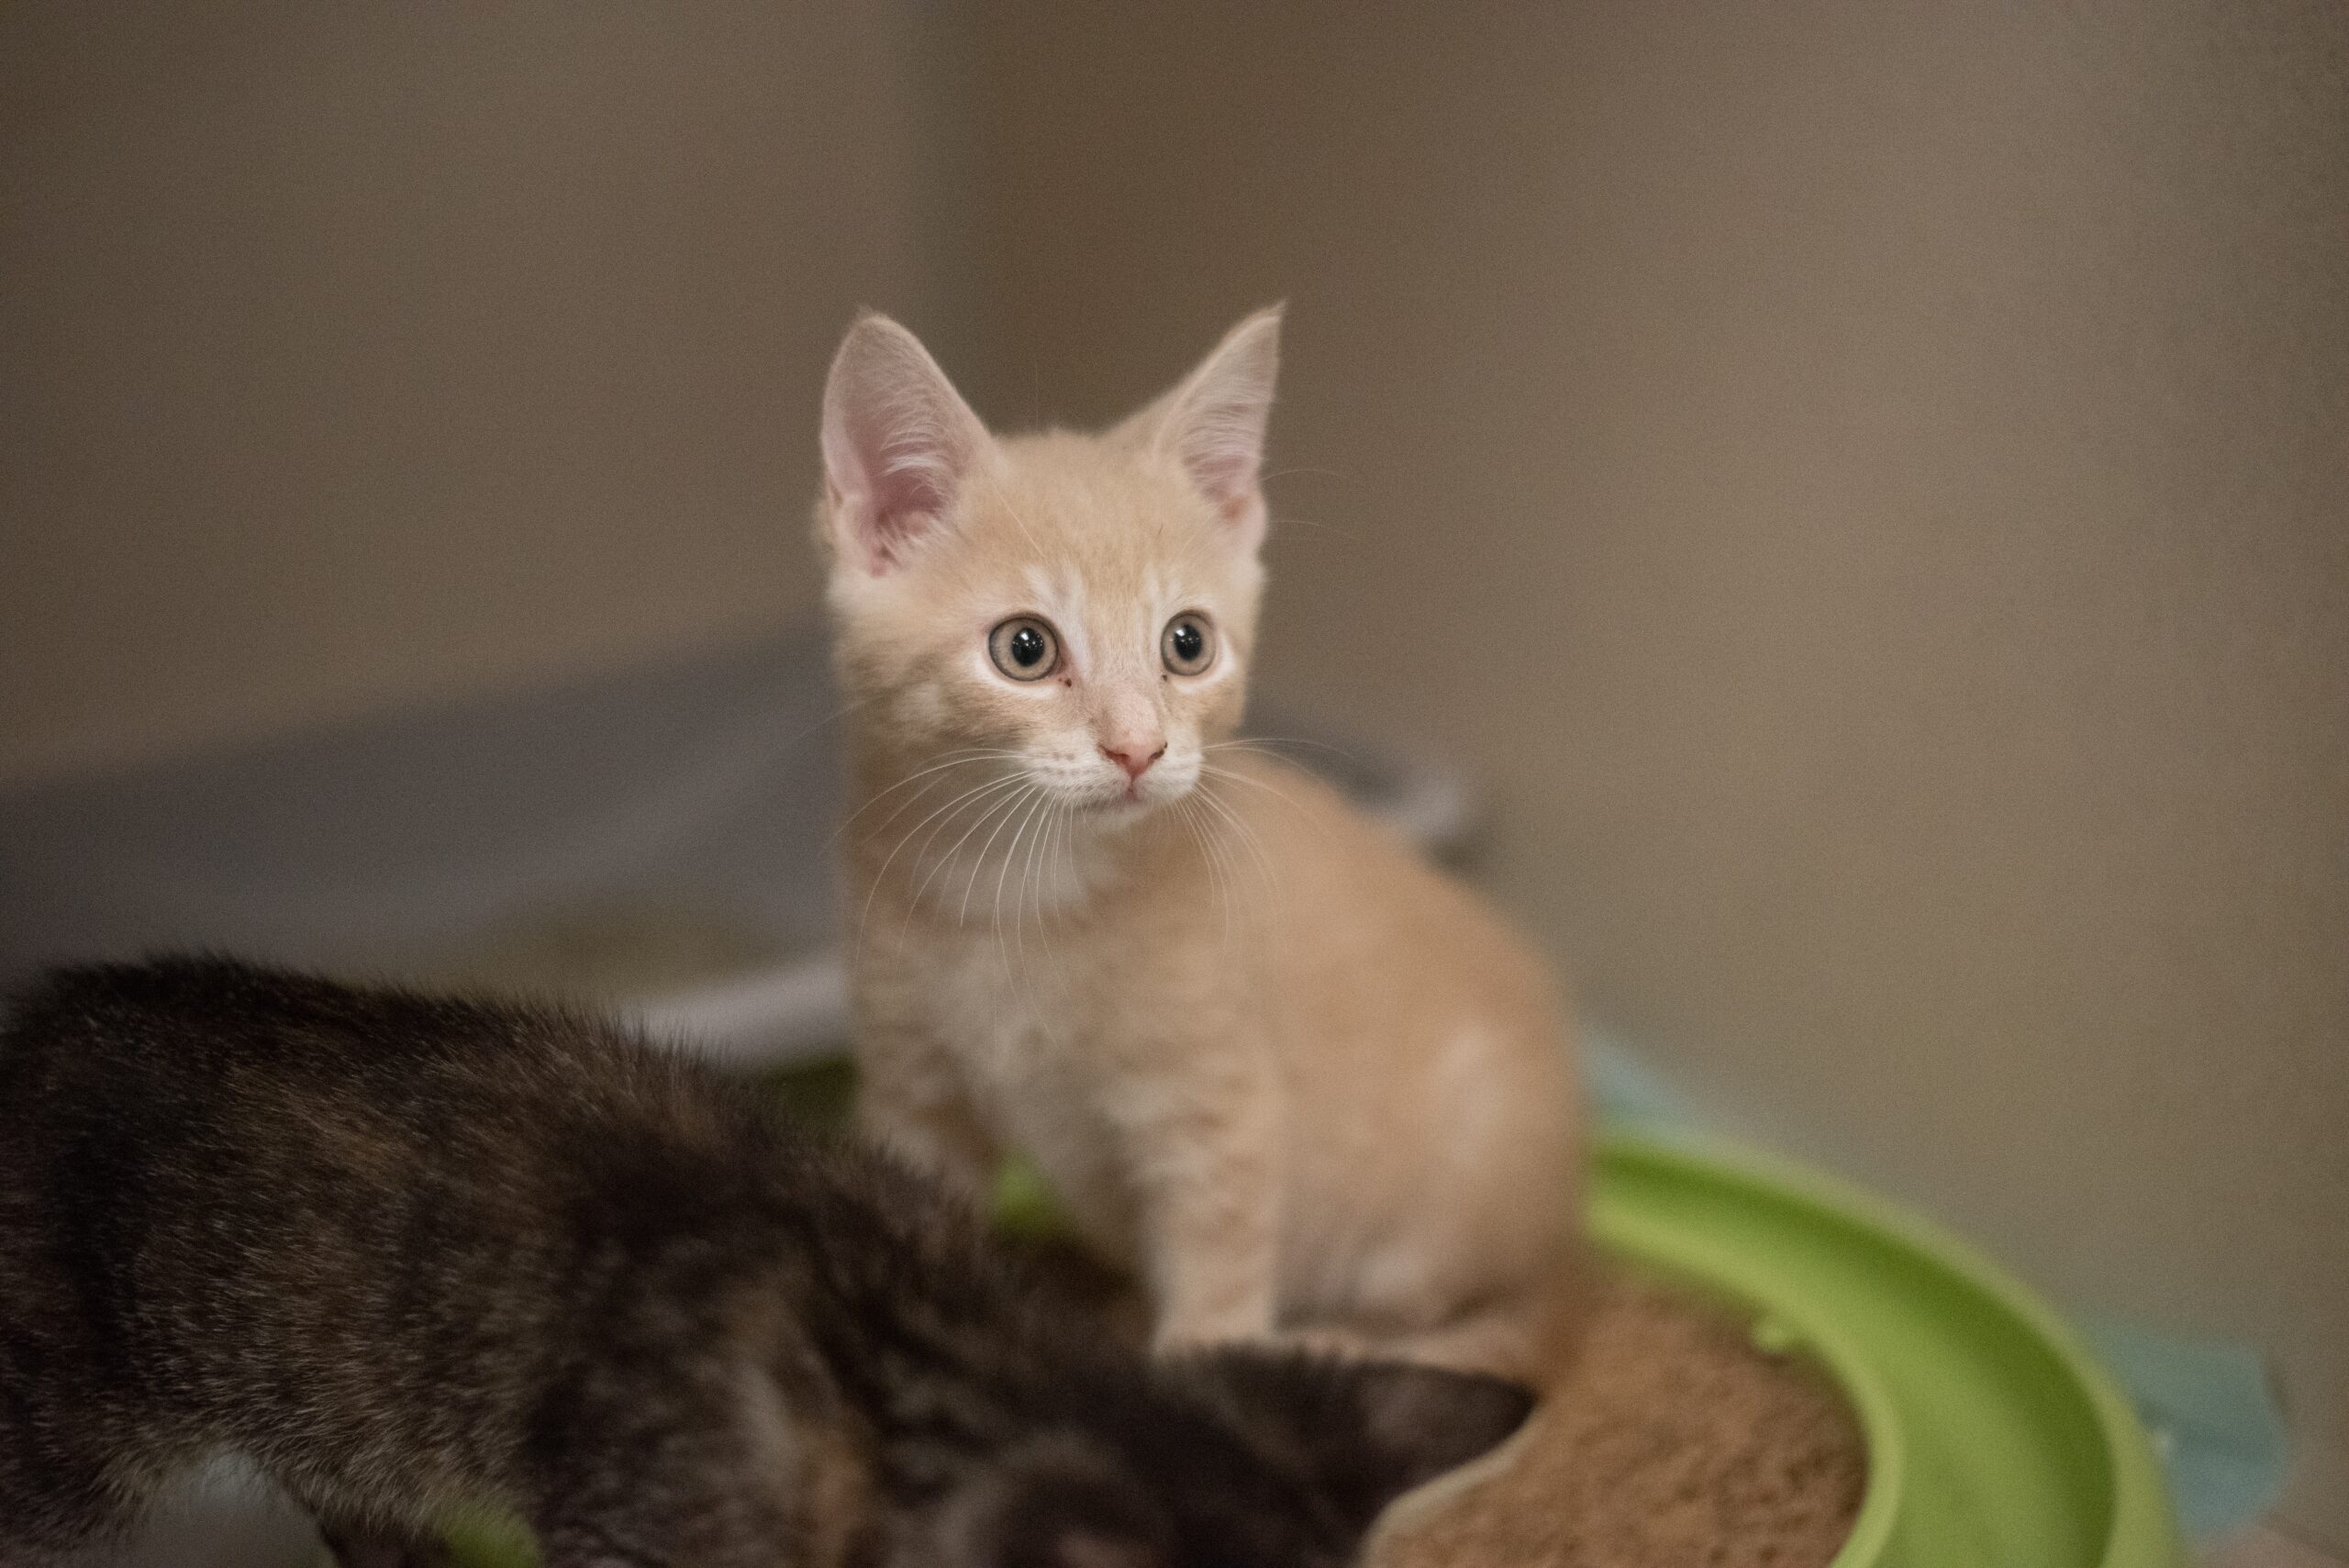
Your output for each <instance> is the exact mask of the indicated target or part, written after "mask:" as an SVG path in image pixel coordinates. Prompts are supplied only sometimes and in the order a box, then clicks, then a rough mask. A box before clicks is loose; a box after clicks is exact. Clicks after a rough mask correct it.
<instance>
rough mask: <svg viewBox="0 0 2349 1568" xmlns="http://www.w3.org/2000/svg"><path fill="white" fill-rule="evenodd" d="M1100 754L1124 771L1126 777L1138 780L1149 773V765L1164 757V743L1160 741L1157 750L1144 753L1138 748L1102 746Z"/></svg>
mask: <svg viewBox="0 0 2349 1568" xmlns="http://www.w3.org/2000/svg"><path fill="white" fill-rule="evenodd" d="M1101 754H1102V755H1103V756H1105V757H1107V758H1108V759H1109V761H1111V762H1115V763H1117V764H1118V766H1119V767H1121V768H1123V769H1125V770H1126V777H1128V778H1130V779H1138V778H1140V777H1141V776H1142V774H1144V773H1148V772H1150V765H1151V763H1152V762H1156V761H1158V759H1159V758H1161V757H1163V756H1164V755H1166V742H1165V741H1163V740H1161V741H1160V742H1159V743H1158V750H1157V751H1150V752H1145V751H1142V749H1141V747H1139V746H1104V747H1102V748H1101Z"/></svg>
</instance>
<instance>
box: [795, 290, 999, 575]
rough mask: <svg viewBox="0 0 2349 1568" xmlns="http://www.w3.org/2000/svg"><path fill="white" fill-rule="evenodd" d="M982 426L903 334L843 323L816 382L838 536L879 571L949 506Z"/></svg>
mask: <svg viewBox="0 0 2349 1568" xmlns="http://www.w3.org/2000/svg"><path fill="white" fill-rule="evenodd" d="M985 441H986V433H985V429H984V428H982V427H981V426H980V424H979V422H978V417H977V416H976V415H974V414H973V413H972V412H971V411H970V409H969V408H968V407H967V406H965V405H964V404H963V400H962V398H961V397H960V396H958V395H956V393H955V391H954V388H953V386H952V384H950V383H949V382H948V381H947V379H946V376H945V373H943V372H941V370H940V369H939V368H938V366H937V364H936V362H935V361H932V360H931V359H930V356H929V354H928V353H926V352H924V351H923V350H922V347H921V345H920V344H919V343H918V342H917V341H915V339H914V337H913V335H912V334H911V333H909V332H907V331H906V330H905V328H902V327H898V326H897V325H896V324H895V323H894V322H888V321H885V320H880V319H878V318H871V317H868V318H867V319H865V320H863V321H861V322H859V323H858V324H857V325H856V326H855V327H853V328H851V329H850V332H849V337H848V339H847V340H846V341H845V342H843V343H842V344H841V352H840V355H839V357H838V358H837V359H835V360H834V361H833V363H832V373H831V379H830V381H829V383H828V384H827V385H826V387H825V390H824V430H823V449H824V470H825V477H826V479H827V480H828V482H829V484H830V486H831V492H832V495H833V497H834V502H833V508H832V511H833V519H834V525H835V528H836V529H837V531H838V532H839V533H840V534H841V535H842V536H844V537H843V538H842V540H841V542H842V544H843V545H844V546H845V547H846V548H847V549H848V550H850V551H851V552H852V554H853V555H854V556H855V557H856V558H858V559H860V560H862V561H863V564H864V567H865V569H866V570H867V571H869V572H872V573H875V574H878V573H884V572H886V571H888V570H889V569H890V568H892V567H893V566H896V564H898V563H899V562H901V561H902V560H903V559H904V557H905V552H906V550H907V546H908V545H910V544H911V543H912V542H913V541H914V540H915V539H918V538H919V537H920V536H921V535H922V534H923V533H925V532H927V531H928V530H929V529H930V528H933V527H935V526H936V525H937V523H938V522H939V520H940V519H941V518H942V517H945V516H946V515H947V514H948V512H949V511H951V510H952V506H953V504H954V496H955V492H956V490H957V488H958V487H959V486H960V484H961V483H962V480H963V475H964V474H965V473H968V472H969V470H970V467H971V465H972V463H973V462H974V461H975V460H976V459H977V457H978V455H979V453H980V451H981V450H982V448H984V446H985Z"/></svg>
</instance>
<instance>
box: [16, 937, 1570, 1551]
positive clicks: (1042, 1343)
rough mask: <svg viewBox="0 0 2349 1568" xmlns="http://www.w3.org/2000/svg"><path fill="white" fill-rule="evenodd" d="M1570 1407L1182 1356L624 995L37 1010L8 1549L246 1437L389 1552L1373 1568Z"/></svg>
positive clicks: (172, 988)
mask: <svg viewBox="0 0 2349 1568" xmlns="http://www.w3.org/2000/svg"><path fill="white" fill-rule="evenodd" d="M1530 1402H1531V1396H1529V1395H1527V1394H1526V1393H1525V1392H1524V1391H1523V1390H1521V1389H1519V1388H1516V1387H1512V1386H1510V1385H1507V1384H1503V1383H1500V1382H1498V1381H1497V1380H1494V1379H1490V1378H1476V1377H1464V1376H1455V1375H1452V1374H1447V1373H1437V1372H1434V1371H1431V1370H1429V1369H1425V1368H1416V1367H1405V1366H1391V1365H1390V1366H1352V1365H1341V1364H1339V1363H1337V1362H1330V1361H1315V1360H1312V1359H1310V1358H1305V1357H1298V1356H1286V1357H1284V1356H1274V1355H1270V1354H1265V1353H1260V1352H1239V1353H1226V1354H1219V1355H1217V1356H1212V1357H1194V1358H1189V1359H1186V1360H1184V1361H1181V1362H1173V1363H1169V1364H1166V1365H1163V1366H1156V1367H1153V1366H1152V1365H1149V1364H1146V1363H1145V1362H1143V1361H1142V1360H1141V1358H1140V1357H1139V1355H1138V1354H1137V1353H1136V1352H1135V1351H1132V1350H1130V1349H1128V1348H1126V1347H1125V1346H1124V1345H1123V1344H1122V1343H1121V1342H1119V1340H1116V1339H1114V1338H1112V1337H1111V1336H1110V1335H1109V1334H1108V1331H1107V1330H1106V1329H1105V1328H1103V1327H1102V1326H1101V1325H1100V1324H1099V1323H1098V1322H1097V1320H1096V1319H1095V1318H1093V1317H1092V1316H1091V1315H1090V1314H1088V1313H1086V1312H1085V1311H1083V1310H1081V1309H1080V1308H1079V1307H1076V1306H1075V1305H1074V1303H1073V1302H1072V1301H1068V1300H1063V1299H1062V1298H1059V1297H1056V1296H1050V1295H1047V1294H1045V1293H1044V1292H1043V1289H1042V1287H1041V1285H1039V1284H1035V1283H1033V1282H1030V1281H1028V1280H1026V1279H1025V1278H1024V1277H1023V1276H1022V1275H1021V1274H1020V1273H1019V1272H1017V1271H1015V1270H1014V1269H1012V1268H1010V1267H1008V1265H1007V1264H1006V1262H1004V1260H1003V1259H1002V1257H1001V1256H1000V1255H999V1254H998V1253H997V1252H996V1251H995V1249H994V1248H993V1247H992V1245H991V1244H989V1243H988V1242H987V1240H986V1239H985V1237H984V1236H983V1235H982V1234H981V1232H980V1231H979V1230H978V1229H977V1228H976V1227H975V1226H974V1224H973V1223H972V1222H971V1221H970V1220H969V1218H967V1216H966V1215H965V1213H964V1212H963V1210H962V1209H961V1208H960V1207H958V1206H957V1205H955V1204H953V1203H952V1202H951V1201H948V1200H947V1199H945V1198H944V1197H943V1196H942V1195H941V1194H939V1193H938V1192H937V1191H936V1190H935V1188H934V1187H933V1186H932V1185H931V1184H929V1183H926V1182H924V1181H921V1180H919V1179H917V1178H916V1177H915V1176H914V1175H912V1174H911V1173H907V1172H904V1171H902V1170H900V1169H898V1168H897V1167H896V1166H895V1165H893V1164H891V1163H889V1162H885V1161H883V1160H879V1159H876V1158H875V1157H874V1156H873V1155H872V1154H870V1153H869V1152H866V1151H862V1150H860V1149H858V1148H856V1147H853V1146H848V1145H840V1144H834V1143H831V1142H829V1141H824V1140H816V1139H814V1138H812V1137H811V1136H809V1135H808V1134H807V1133H805V1132H803V1131H798V1130H795V1129H792V1128H790V1127H787V1126H785V1125H783V1124H782V1123H781V1122H780V1121H779V1120H778V1118H776V1117H775V1116H774V1115H773V1114H772V1112H771V1111H770V1109H769V1107H768V1106H765V1105H763V1104H762V1103H761V1100H760V1097H759V1096H758V1095H754V1094H752V1093H751V1092H750V1091H749V1090H748V1089H747V1088H745V1087H743V1086H741V1085H737V1084H728V1083H725V1082H722V1081H720V1080H718V1079H717V1078H716V1077H714V1076H713V1075H711V1074H710V1073H708V1072H707V1071H706V1070H704V1069H701V1068H699V1067H697V1066H696V1065H695V1064H693V1063H692V1062H688V1061H685V1060H684V1059H681V1058H679V1057H677V1056H675V1055H673V1054H669V1053H666V1052H662V1051H653V1050H650V1049H648V1048H646V1047H644V1046H643V1045H641V1044H640V1043H639V1042H638V1041H636V1040H634V1039H632V1038H630V1037H629V1035H627V1034H626V1033H624V1032H623V1031H620V1030H618V1029H614V1028H612V1027H610V1026H608V1025H607V1024H603V1023H599V1022H596V1021H594V1020H592V1019H589V1018H581V1017H576V1016H572V1015H566V1014H562V1013H557V1012H552V1011H549V1010H544V1009H538V1008H529V1007H522V1006H510V1005H503V1004H490V1003H483V1002H471V1001H463V1000H457V999H453V998H449V997H440V996H428V995H414V994H410V993H406V992H402V991H396V990H390V989H384V988H354V987H349V986H343V985H338V984H330V983H328V982H326V981H322V980H316V979H310V978H306V977H303V976H299V975H293V974H287V973H279V972H274V971H269V970H262V969H254V968H250V967H246V966H242V965H239V964H233V963H228V962H164V963H157V964H151V965H136V966H110V967H104V968H94V969H85V970H78V971H72V972H67V973H61V974H58V975H55V976H53V977H51V978H50V979H49V980H47V981H46V982H44V983H43V984H39V985H38V986H36V987H35V988H34V989H33V990H32V991H30V992H29V993H28V994H27V995H25V996H24V997H23V998H22V999H21V1000H20V1001H19V1003H18V1005H17V1007H16V1009H15V1012H14V1015H13V1017H12V1018H10V1019H9V1021H8V1022H7V1023H6V1028H5V1031H0V1563H5V1564H6V1565H7V1568H28V1565H29V1564H35V1563H46V1562H51V1561H55V1560H59V1559H60V1558H61V1556H62V1555H63V1554H66V1553H69V1552H71V1551H74V1550H75V1549H78V1548H80V1547H83V1546H85V1545H87V1544H89V1543H91V1542H92V1541H93V1540H97V1539H100V1538H103V1537H104V1536H105V1535H106V1533H107V1532H108V1531H110V1530H112V1529H116V1528H118V1527H119V1526H120V1525H122V1524H124V1523H125V1522H127V1521H128V1520H129V1519H130V1518H134V1517H135V1516H136V1514H137V1511H138V1509H139V1505H140V1503H141V1502H142V1500H143V1499H144V1498H145V1497H147V1496H149V1495H150V1493H152V1492H153V1491H154V1490H155V1488H156V1487H157V1486H158V1485H161V1483H162V1482H164V1481H165V1480H167V1479H168V1478H169V1476H170V1475H171V1473H173V1472H174V1471H175V1470H177V1469H179V1468H181V1467H183V1466H184V1465H186V1464H188V1463H189V1462H193V1461H195V1460H197V1459H200V1458H202V1457H204V1456H205V1455H206V1454H207V1453H209V1452H211V1451H216V1450H219V1449H233V1450H239V1451H243V1452H245V1453H246V1454H248V1455H250V1457H251V1458H253V1459H254V1460H256V1461H257V1462H259V1463H260V1464H261V1465H262V1468H263V1469H264V1470H265V1471H266V1472H267V1473H269V1474H271V1475H272V1476H273V1477H274V1478H275V1479H276V1480H278V1481H279V1482H281V1483H282V1484H283V1485H284V1486H285V1487H286V1488H287V1489H288V1490H290V1491H291V1492H292V1493H293V1495H294V1496H295V1497H297V1498H299V1499H301V1500H302V1501H303V1502H305V1503H306V1505H308V1506H309V1507H311V1508H313V1509H314V1510H315V1511H316V1512H317V1514H318V1516H319V1518H320V1519H321V1521H322V1523H324V1524H325V1526H326V1527H327V1531H328V1537H329V1539H330V1540H333V1541H334V1542H335V1543H336V1544H337V1546H338V1549H339V1551H341V1552H342V1553H343V1554H344V1556H345V1558H346V1561H348V1562H352V1563H369V1564H381V1563H398V1562H408V1561H413V1560H416V1559H418V1558H421V1557H422V1556H423V1555H425V1549H424V1547H423V1545H422V1543H423V1541H424V1539H425V1538H426V1537H427V1536H428V1535H429V1530H430V1529H431V1526H432V1522H433V1520H434V1519H435V1518H436V1517H439V1516H440V1512H441V1510H443V1509H445V1508H447V1507H450V1506H451V1505H452V1504H456V1503H460V1502H480V1501H488V1502H492V1503H499V1504H503V1505H504V1506H506V1507H508V1508H511V1509H513V1510H515V1511H517V1512H518V1513H519V1514H521V1515H522V1516H523V1517H524V1518H527V1519H529V1521H530V1522H531V1523H532V1524H534V1525H535V1526H536V1527H537V1529H538V1531H539V1533H540V1543H541V1547H542V1550H543V1553H544V1558H545V1562H546V1563H547V1564H548V1568H624V1565H625V1568H669V1565H674V1568H785V1565H791V1568H830V1565H835V1564H837V1565H841V1568H966V1565H967V1568H1255V1565H1263V1568H1275V1565H1279V1568H1337V1565H1338V1564H1340V1563H1342V1562H1345V1561H1346V1560H1347V1559H1348V1557H1349V1556H1350V1555H1351V1553H1352V1551H1353V1548H1354V1545H1355V1543H1356V1541H1357V1540H1358V1538H1359V1537H1360V1535H1361V1533H1362V1531H1363V1530H1364V1528H1365V1527H1366V1526H1367V1525H1368V1523H1369V1522H1370V1520H1371V1519H1372V1518H1373V1517H1374V1516H1375V1514H1376V1513H1377V1512H1378V1510H1379V1509H1380V1507H1382V1506H1383V1505H1384V1504H1385V1503H1386V1501H1387V1500H1388V1499H1389V1498H1390V1497H1392V1496H1395V1495H1397V1493H1399V1492H1401V1491H1403V1490H1405V1489H1406V1488H1408V1487H1409V1486H1412V1485H1415V1484H1417V1483H1418V1482H1419V1481H1422V1480H1424V1479H1426V1478H1428V1477H1429V1476H1431V1475H1432V1474H1434V1473H1439V1472H1441V1471H1442V1470H1444V1469H1446V1468H1448V1467H1450V1466H1452V1465H1453V1464H1456V1463H1458V1462H1461V1461H1463V1460H1465V1459H1468V1458H1469V1457H1471V1456H1473V1455H1475V1454H1476V1453H1478V1452H1479V1451H1483V1450H1485V1449H1486V1448H1487V1447H1489V1446H1490V1445H1491V1444H1493V1443H1494V1442H1496V1441H1497V1440H1499V1439H1501V1438H1502V1437H1503V1436H1505V1435H1506V1434H1507V1433H1508V1431H1509V1430H1510V1429H1512V1428H1514V1427H1515V1426H1516V1425H1517V1424H1518V1422H1519V1421H1520V1419H1521V1418H1523V1416H1524V1414H1525V1411H1526V1408H1527V1407H1528V1405H1529V1404H1530Z"/></svg>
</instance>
